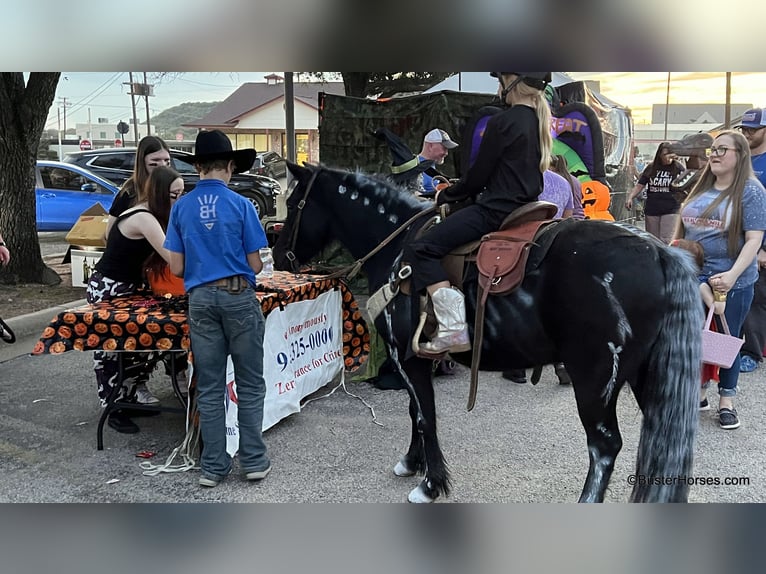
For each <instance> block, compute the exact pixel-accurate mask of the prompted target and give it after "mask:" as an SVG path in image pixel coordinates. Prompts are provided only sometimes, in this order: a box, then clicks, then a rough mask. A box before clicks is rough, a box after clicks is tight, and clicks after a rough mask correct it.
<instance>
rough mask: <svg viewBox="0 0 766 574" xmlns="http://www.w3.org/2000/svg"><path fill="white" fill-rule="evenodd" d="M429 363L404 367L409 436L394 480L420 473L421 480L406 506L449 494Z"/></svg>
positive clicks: (414, 362)
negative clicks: (437, 429) (410, 423)
mask: <svg viewBox="0 0 766 574" xmlns="http://www.w3.org/2000/svg"><path fill="white" fill-rule="evenodd" d="M431 367H432V365H431V361H428V360H424V359H417V358H414V359H411V360H410V361H408V362H407V364H406V366H405V374H406V379H407V381H408V392H409V394H410V408H409V412H410V420H411V421H412V433H411V436H410V446H409V449H408V450H407V453H406V454H405V455H404V456H403V457H402V459H401V460H400V461H399V462H398V463H397V464H396V466H395V467H394V474H396V475H397V476H412V475H414V474H415V473H416V472H422V473H424V477H423V480H422V481H421V483H420V484H419V485H418V486H417V487H415V488H414V489H413V490H412V491H411V492H410V494H409V496H408V497H407V499H408V500H409V501H410V502H433V501H434V500H435V499H436V498H437V497H438V496H439V495H440V494H444V495H445V496H446V495H448V494H449V490H450V477H449V470H448V469H447V465H446V463H445V461H444V455H443V454H442V451H441V448H440V447H439V440H438V437H437V434H436V406H435V404H434V390H433V384H432V374H433V372H432V368H431Z"/></svg>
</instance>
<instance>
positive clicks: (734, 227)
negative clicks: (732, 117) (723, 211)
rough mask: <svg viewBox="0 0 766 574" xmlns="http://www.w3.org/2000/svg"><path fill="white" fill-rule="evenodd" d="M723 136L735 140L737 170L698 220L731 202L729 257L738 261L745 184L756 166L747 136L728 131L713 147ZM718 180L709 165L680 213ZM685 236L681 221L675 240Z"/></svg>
mask: <svg viewBox="0 0 766 574" xmlns="http://www.w3.org/2000/svg"><path fill="white" fill-rule="evenodd" d="M722 136H729V137H730V138H732V140H734V147H735V149H736V152H737V165H736V167H735V168H734V180H733V181H732V183H731V185H730V186H729V187H727V188H726V189H724V190H723V191H721V192H720V193H719V194H718V197H716V198H715V199H714V200H713V201H712V202H711V203H710V205H709V206H708V207H707V209H705V211H703V212H702V213H701V214H700V216H699V217H700V219H706V218H708V217H710V215H711V214H712V213H713V211H715V210H716V209H717V208H718V206H719V205H721V204H722V203H723V202H725V201H728V205H729V212H730V214H731V219H730V220H729V227H728V230H727V231H728V233H729V237H728V243H727V251H728V254H729V257H736V256H737V253H739V249H740V239H741V237H742V235H743V233H744V232H743V229H742V226H743V223H742V220H743V214H742V196H743V195H744V190H745V184H746V183H747V180H748V179H752V178H753V177H754V175H753V164H752V161H751V158H750V145H749V144H748V142H747V139H746V138H745V136H743V135H742V134H741V133H740V132H738V131H734V130H725V131H722V132H721V133H719V134H718V135H717V136H716V138H715V141H714V142H713V145H715V142H716V141H718V140H719V139H720V138H721V137H722ZM716 180H717V178H716V176H715V174H714V173H713V172H712V171H710V162H708V163H707V165H706V166H705V167H704V168H702V175H701V176H700V178H699V180H698V181H697V183H696V184H695V185H694V187H693V188H692V190H691V191H690V192H689V195H688V196H687V197H686V200H685V201H684V202H683V203H682V204H681V209H682V210H683V208H684V207H686V205H688V204H689V203H690V202H691V201H692V200H694V198H696V197H698V196H700V195H702V194H703V193H705V192H706V191H708V190H709V189H712V188H713V185H715V182H716ZM683 236H684V227H683V223H682V222H681V219H680V218H679V220H678V224H677V232H676V237H679V238H683Z"/></svg>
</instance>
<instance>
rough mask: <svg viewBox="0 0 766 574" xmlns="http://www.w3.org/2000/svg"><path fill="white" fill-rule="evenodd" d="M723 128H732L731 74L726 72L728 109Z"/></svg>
mask: <svg viewBox="0 0 766 574" xmlns="http://www.w3.org/2000/svg"><path fill="white" fill-rule="evenodd" d="M723 127H724V129H726V130H728V129H729V127H731V72H726V109H725V111H724V118H723Z"/></svg>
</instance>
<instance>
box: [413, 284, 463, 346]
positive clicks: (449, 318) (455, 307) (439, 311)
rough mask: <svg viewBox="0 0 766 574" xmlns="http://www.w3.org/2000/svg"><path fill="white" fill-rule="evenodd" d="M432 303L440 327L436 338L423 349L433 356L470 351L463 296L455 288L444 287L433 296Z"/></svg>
mask: <svg viewBox="0 0 766 574" xmlns="http://www.w3.org/2000/svg"><path fill="white" fill-rule="evenodd" d="M431 301H432V302H433V305H434V315H435V316H436V321H437V323H438V324H439V327H438V329H437V331H436V335H435V336H434V338H433V339H431V340H430V341H428V342H427V343H423V344H422V345H421V348H422V349H423V350H424V351H426V352H427V353H433V354H439V353H461V352H465V351H470V350H471V341H470V339H469V338H468V325H467V324H466V322H465V299H464V298H463V294H462V293H461V292H460V291H458V290H457V289H455V288H454V287H442V288H440V289H437V290H436V291H435V292H434V294H433V295H431Z"/></svg>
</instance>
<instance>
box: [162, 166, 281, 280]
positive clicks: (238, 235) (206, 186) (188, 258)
mask: <svg viewBox="0 0 766 574" xmlns="http://www.w3.org/2000/svg"><path fill="white" fill-rule="evenodd" d="M267 245H268V241H267V240H266V234H265V233H264V232H263V227H262V226H261V222H260V220H259V219H258V214H257V213H256V211H255V207H253V205H252V204H251V203H250V202H249V201H248V200H247V199H246V198H244V197H242V196H241V195H238V194H237V193H235V192H234V191H232V190H230V189H229V188H228V187H226V184H224V183H223V181H221V180H218V179H203V180H200V182H199V183H198V184H197V186H196V187H195V188H194V189H192V190H191V191H190V192H189V193H187V194H186V195H183V196H182V197H181V198H180V199H179V200H178V201H176V203H175V205H173V209H172V210H171V212H170V221H169V222H168V231H167V234H166V237H165V244H164V246H165V248H166V249H169V250H170V251H174V252H176V253H183V254H184V263H185V268H184V286H185V287H186V290H187V291H191V290H192V289H193V288H194V287H197V286H198V285H202V284H203V283H209V282H211V281H216V280H217V279H223V278H224V277H230V276H232V275H243V276H245V277H247V280H248V282H249V283H250V284H251V285H252V286H253V287H255V273H254V272H253V269H252V267H250V265H249V264H248V262H247V254H248V253H254V252H256V251H258V250H259V249H261V248H262V247H266V246H267Z"/></svg>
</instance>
